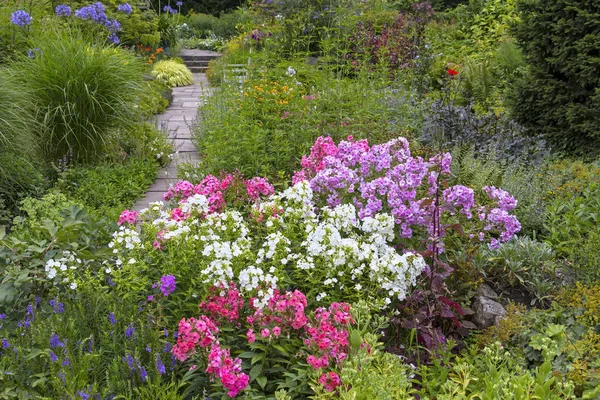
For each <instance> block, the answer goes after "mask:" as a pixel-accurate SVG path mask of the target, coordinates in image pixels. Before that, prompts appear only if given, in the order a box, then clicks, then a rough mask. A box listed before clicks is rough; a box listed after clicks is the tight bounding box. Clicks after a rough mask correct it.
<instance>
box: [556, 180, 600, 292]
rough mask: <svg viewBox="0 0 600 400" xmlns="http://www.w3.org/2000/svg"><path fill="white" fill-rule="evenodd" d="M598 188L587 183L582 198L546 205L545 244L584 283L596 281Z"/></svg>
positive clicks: (599, 254) (599, 268)
mask: <svg viewBox="0 0 600 400" xmlns="http://www.w3.org/2000/svg"><path fill="white" fill-rule="evenodd" d="M599 222H600V187H599V186H598V185H597V184H595V183H591V184H590V185H589V186H588V187H587V188H586V189H585V190H584V191H583V193H582V194H580V195H577V196H575V197H571V198H567V197H562V198H557V199H554V200H553V201H551V202H550V203H549V204H548V219H547V223H546V230H547V235H546V236H545V238H544V239H545V241H546V242H548V243H549V244H550V245H551V246H552V248H553V249H554V250H555V251H556V252H557V253H558V254H559V255H560V256H563V257H565V258H566V259H567V260H568V264H569V266H570V268H569V269H570V270H571V271H572V272H573V273H575V275H576V277H577V278H579V279H581V280H584V281H588V282H589V281H594V280H596V279H598V278H599V277H600V242H599V239H600V225H599Z"/></svg>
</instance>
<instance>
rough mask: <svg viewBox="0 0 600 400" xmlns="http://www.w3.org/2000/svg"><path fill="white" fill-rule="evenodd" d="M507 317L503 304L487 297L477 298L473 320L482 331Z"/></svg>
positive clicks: (474, 304) (474, 303)
mask: <svg viewBox="0 0 600 400" xmlns="http://www.w3.org/2000/svg"><path fill="white" fill-rule="evenodd" d="M506 315H507V313H506V310H505V309H504V307H503V306H502V304H500V303H498V302H497V301H494V300H492V299H490V298H487V297H485V296H477V297H476V298H475V301H474V302H473V320H474V321H475V323H476V324H477V325H478V326H479V328H480V329H485V328H488V327H490V326H492V325H494V324H497V323H498V321H500V320H501V319H502V318H504V317H506Z"/></svg>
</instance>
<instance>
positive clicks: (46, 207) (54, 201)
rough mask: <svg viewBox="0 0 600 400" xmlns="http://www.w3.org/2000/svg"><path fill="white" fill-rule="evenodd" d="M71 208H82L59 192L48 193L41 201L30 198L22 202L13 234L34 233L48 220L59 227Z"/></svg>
mask: <svg viewBox="0 0 600 400" xmlns="http://www.w3.org/2000/svg"><path fill="white" fill-rule="evenodd" d="M71 207H80V208H81V207H82V206H81V204H79V203H77V202H76V201H73V200H69V199H68V198H67V196H65V195H64V194H62V193H59V192H50V193H47V194H45V195H44V196H43V197H42V198H40V199H36V198H34V197H28V198H26V199H24V200H23V201H22V202H21V207H20V211H21V215H20V216H19V217H17V218H15V222H14V226H13V230H12V232H13V233H15V234H18V233H20V232H22V233H25V232H26V231H31V232H33V231H35V227H37V226H41V225H43V223H44V221H46V220H49V221H52V222H53V223H54V224H56V225H58V224H60V223H61V222H62V220H63V219H64V216H63V215H62V214H61V213H62V212H63V211H65V210H68V209H69V208H71Z"/></svg>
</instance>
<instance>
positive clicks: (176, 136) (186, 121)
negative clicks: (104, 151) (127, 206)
mask: <svg viewBox="0 0 600 400" xmlns="http://www.w3.org/2000/svg"><path fill="white" fill-rule="evenodd" d="M197 52H199V53H198V54H197ZM204 53H205V51H203V50H198V51H194V55H200V56H202V55H206V54H204ZM209 53H214V52H209ZM217 54H218V53H217ZM192 75H193V76H194V84H193V85H191V86H184V87H178V88H174V89H173V102H172V103H171V105H170V106H169V107H168V108H167V110H165V112H164V113H163V114H161V115H158V116H157V117H156V125H157V126H158V127H159V128H161V129H164V130H166V131H167V133H168V135H169V137H170V138H171V139H172V140H173V147H174V148H175V153H174V154H173V159H172V161H171V163H170V164H169V165H167V166H166V167H164V168H163V169H161V170H160V171H159V173H158V177H157V179H156V181H155V182H154V183H153V184H152V186H150V188H149V189H148V191H147V192H146V195H145V196H144V198H143V199H140V200H139V201H138V202H137V203H136V205H135V206H134V209H135V210H137V211H140V210H142V209H144V208H147V207H148V203H151V202H155V201H162V195H163V194H164V193H165V192H166V191H167V190H168V188H169V186H171V185H173V184H175V183H176V182H177V166H178V165H179V164H181V163H189V162H191V163H197V162H199V161H200V154H198V151H197V150H196V147H195V146H194V144H193V142H192V141H191V140H190V139H191V137H192V133H191V126H192V124H193V123H194V121H195V119H196V115H197V113H198V106H199V105H200V104H202V103H203V99H202V97H204V96H210V94H211V93H212V91H210V90H208V80H207V79H206V76H205V75H204V74H203V73H194V74H192Z"/></svg>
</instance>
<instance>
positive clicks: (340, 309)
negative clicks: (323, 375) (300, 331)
mask: <svg viewBox="0 0 600 400" xmlns="http://www.w3.org/2000/svg"><path fill="white" fill-rule="evenodd" d="M352 323H353V321H352V317H351V316H350V306H349V305H348V304H345V303H332V304H331V305H330V306H329V309H325V308H318V309H316V310H315V324H314V325H313V324H309V325H307V326H306V327H305V331H306V333H307V335H308V337H307V338H306V339H304V344H305V345H306V346H307V347H308V349H309V351H310V352H311V353H313V354H311V355H310V356H308V358H307V359H306V361H307V362H308V363H309V364H310V365H311V366H312V367H313V368H315V369H319V368H327V367H329V363H330V362H335V363H336V364H339V363H341V362H342V361H344V360H345V359H346V357H347V356H348V353H347V352H348V345H349V343H348V329H347V327H348V325H349V324H352Z"/></svg>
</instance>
